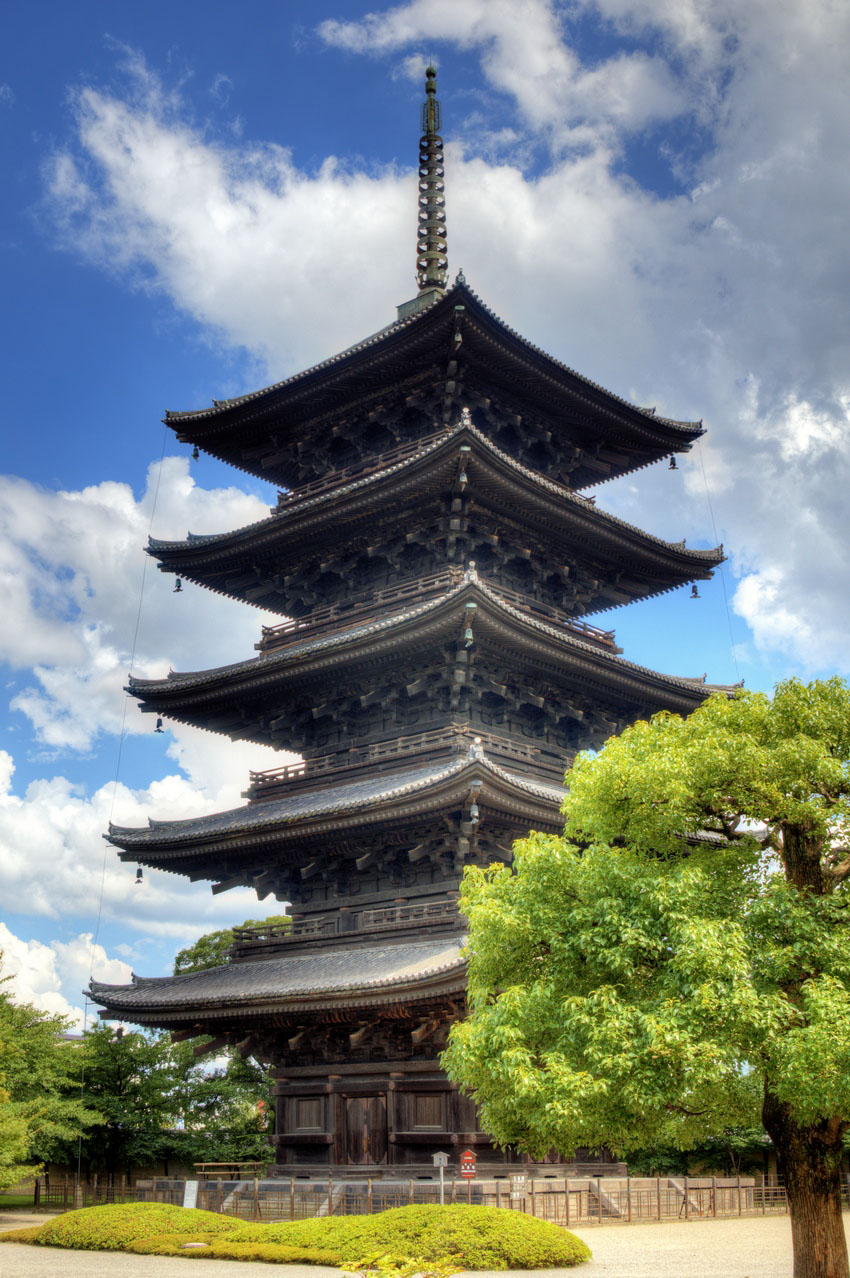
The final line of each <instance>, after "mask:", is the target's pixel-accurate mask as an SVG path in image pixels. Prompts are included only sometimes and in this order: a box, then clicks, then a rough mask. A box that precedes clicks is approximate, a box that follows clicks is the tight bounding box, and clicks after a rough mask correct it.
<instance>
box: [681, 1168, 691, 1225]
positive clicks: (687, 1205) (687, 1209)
mask: <svg viewBox="0 0 850 1278" xmlns="http://www.w3.org/2000/svg"><path fill="white" fill-rule="evenodd" d="M682 1184H683V1185H684V1186H685V1220H690V1218H691V1195H690V1193H689V1192H688V1178H687V1176H683V1177H682Z"/></svg>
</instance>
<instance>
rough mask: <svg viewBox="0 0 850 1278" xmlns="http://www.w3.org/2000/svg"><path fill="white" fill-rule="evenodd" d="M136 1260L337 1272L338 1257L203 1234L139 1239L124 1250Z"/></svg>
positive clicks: (278, 1245) (306, 1249) (315, 1249)
mask: <svg viewBox="0 0 850 1278" xmlns="http://www.w3.org/2000/svg"><path fill="white" fill-rule="evenodd" d="M190 1242H191V1243H197V1242H205V1243H207V1244H208V1246H206V1247H187V1246H186V1243H190ZM125 1250H126V1251H131V1252H133V1253H134V1254H135V1255H137V1256H186V1257H192V1258H199V1259H201V1260H203V1259H204V1257H207V1258H208V1259H212V1260H265V1261H268V1262H271V1263H273V1264H278V1265H329V1266H332V1267H334V1268H339V1266H340V1264H341V1263H342V1256H341V1255H340V1254H339V1252H336V1251H321V1250H319V1249H318V1248H308V1247H286V1246H283V1245H282V1244H280V1243H268V1242H261V1241H260V1240H256V1241H253V1242H252V1241H247V1240H244V1239H243V1240H240V1241H235V1242H234V1241H232V1240H231V1239H230V1238H228V1237H227V1236H225V1237H219V1238H209V1237H207V1236H205V1235H204V1234H192V1235H191V1236H189V1237H187V1235H186V1234H161V1235H160V1236H159V1238H140V1239H139V1240H138V1241H137V1242H133V1243H130V1244H129V1246H128V1247H127V1248H126V1249H125Z"/></svg>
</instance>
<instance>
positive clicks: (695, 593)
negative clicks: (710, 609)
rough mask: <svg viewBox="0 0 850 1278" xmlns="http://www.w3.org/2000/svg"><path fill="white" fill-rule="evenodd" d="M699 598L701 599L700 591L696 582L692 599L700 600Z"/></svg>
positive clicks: (692, 590)
mask: <svg viewBox="0 0 850 1278" xmlns="http://www.w3.org/2000/svg"><path fill="white" fill-rule="evenodd" d="M699 597H700V595H699V591H698V590H697V586H696V582H694V584H693V585H692V586H691V598H692V599H699Z"/></svg>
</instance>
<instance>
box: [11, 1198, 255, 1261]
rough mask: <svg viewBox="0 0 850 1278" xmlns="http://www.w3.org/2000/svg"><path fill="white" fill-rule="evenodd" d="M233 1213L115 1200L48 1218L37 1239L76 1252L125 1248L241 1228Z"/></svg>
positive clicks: (212, 1234)
mask: <svg viewBox="0 0 850 1278" xmlns="http://www.w3.org/2000/svg"><path fill="white" fill-rule="evenodd" d="M238 1223H239V1222H238V1221H236V1220H234V1219H233V1217H232V1216H222V1215H219V1214H218V1213H217V1212H214V1211H200V1210H199V1209H198V1208H195V1207H172V1206H170V1205H169V1204H167V1203H114V1204H109V1205H108V1206H105V1207H83V1208H81V1210H80V1211H69V1212H66V1213H65V1214H64V1215H63V1216H57V1217H56V1218H55V1219H54V1220H49V1221H47V1223H46V1224H44V1225H42V1226H41V1228H40V1229H39V1231H38V1237H37V1238H35V1239H34V1241H35V1242H36V1243H37V1244H38V1245H39V1246H43V1247H68V1248H72V1249H73V1250H76V1251H124V1250H126V1248H127V1247H128V1246H129V1244H130V1243H133V1242H137V1241H138V1240H139V1239H142V1238H158V1237H160V1236H162V1235H164V1234H179V1235H181V1236H182V1237H183V1238H188V1237H192V1238H195V1237H202V1238H204V1239H206V1238H212V1237H214V1236H216V1235H218V1234H226V1233H230V1232H232V1231H233V1230H234V1229H236V1228H237V1227H238Z"/></svg>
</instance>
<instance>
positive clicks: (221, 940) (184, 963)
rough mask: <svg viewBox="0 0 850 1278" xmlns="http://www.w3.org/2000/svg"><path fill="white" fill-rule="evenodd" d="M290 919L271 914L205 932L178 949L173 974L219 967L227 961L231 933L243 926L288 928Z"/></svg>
mask: <svg viewBox="0 0 850 1278" xmlns="http://www.w3.org/2000/svg"><path fill="white" fill-rule="evenodd" d="M291 924H292V919H291V918H290V916H289V915H288V914H272V915H270V916H269V918H267V919H246V920H245V922H244V923H240V924H239V925H238V927H237V928H232V927H224V928H220V929H219V930H218V931H217V932H205V933H204V935H203V936H199V937H198V939H197V941H195V943H194V945H187V946H186V948H185V950H178V951H177V954H176V955H175V958H174V975H175V976H180V975H182V974H183V973H185V972H203V971H205V970H206V969H207V968H210V967H221V966H222V964H223V963H226V962H227V952H228V950H229V949H230V947H231V945H232V944H233V939H234V938H233V933H234V931H238V930H239V928H243V927H274V928H289V927H290V926H291Z"/></svg>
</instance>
